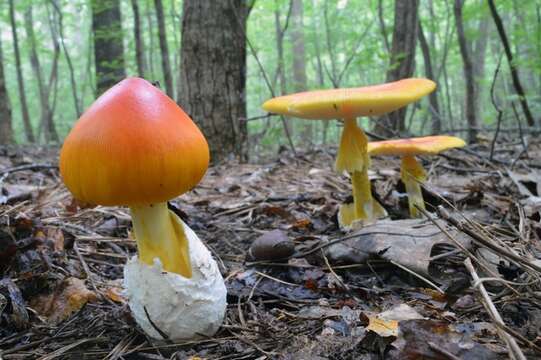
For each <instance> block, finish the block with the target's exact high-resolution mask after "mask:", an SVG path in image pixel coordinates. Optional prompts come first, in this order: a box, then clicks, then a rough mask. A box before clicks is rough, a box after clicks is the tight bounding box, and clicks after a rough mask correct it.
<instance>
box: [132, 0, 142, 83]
mask: <svg viewBox="0 0 541 360" xmlns="http://www.w3.org/2000/svg"><path fill="white" fill-rule="evenodd" d="M131 8H132V11H133V38H134V41H135V61H136V64H137V75H139V77H142V78H144V77H145V54H144V47H145V46H144V43H143V36H142V35H141V16H140V12H139V1H138V0H131Z"/></svg>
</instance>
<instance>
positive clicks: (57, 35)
mask: <svg viewBox="0 0 541 360" xmlns="http://www.w3.org/2000/svg"><path fill="white" fill-rule="evenodd" d="M51 4H52V5H53V7H54V10H55V14H56V16H53V18H55V19H57V22H58V29H56V28H54V26H53V25H51V35H52V37H53V39H60V43H61V44H62V50H63V51H64V57H65V58H66V62H67V63H68V69H69V73H70V83H71V94H72V97H73V104H74V106H75V112H76V113H77V117H80V116H81V113H82V111H81V107H82V104H81V100H80V99H79V96H78V95H77V81H76V80H75V70H74V68H73V62H72V61H71V56H70V54H69V51H68V48H67V46H66V42H65V41H64V21H63V18H64V16H63V13H62V9H61V8H60V5H59V4H58V0H52V1H51Z"/></svg>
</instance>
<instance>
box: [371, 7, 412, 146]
mask: <svg viewBox="0 0 541 360" xmlns="http://www.w3.org/2000/svg"><path fill="white" fill-rule="evenodd" d="M418 8H419V1H418V0H395V7H394V29H393V41H392V47H391V63H390V68H389V70H388V71H387V81H396V80H400V79H403V78H408V77H411V76H412V75H413V71H414V70H415V49H416V46H417V31H418V27H419V20H418V11H417V10H418ZM405 117H406V108H402V109H400V110H397V111H394V112H392V113H390V114H388V115H387V116H384V117H382V118H381V119H380V120H379V121H378V122H377V123H376V126H375V130H376V132H377V133H378V134H380V135H382V136H393V135H394V134H395V133H396V132H400V131H404V130H405V128H406V126H405Z"/></svg>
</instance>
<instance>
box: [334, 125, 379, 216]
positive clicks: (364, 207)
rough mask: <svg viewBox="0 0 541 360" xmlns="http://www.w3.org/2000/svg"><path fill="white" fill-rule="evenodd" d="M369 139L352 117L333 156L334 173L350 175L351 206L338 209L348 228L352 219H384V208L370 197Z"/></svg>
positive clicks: (345, 205) (345, 126)
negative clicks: (334, 158) (335, 154)
mask: <svg viewBox="0 0 541 360" xmlns="http://www.w3.org/2000/svg"><path fill="white" fill-rule="evenodd" d="M367 144H368V139H367V137H366V134H365V133H364V131H363V130H362V129H361V128H360V127H359V126H358V125H357V122H356V120H355V119H354V118H346V119H344V130H343V132H342V138H341V139H340V147H339V148H338V154H337V157H336V166H335V167H336V170H337V171H338V172H343V171H347V172H349V174H350V176H351V185H352V188H353V206H349V204H344V205H342V207H341V208H340V222H341V223H342V224H344V225H346V226H347V225H351V223H352V222H353V221H354V220H358V219H363V220H369V221H371V220H373V219H375V218H376V217H379V216H385V214H386V213H385V209H383V207H381V205H380V204H379V203H378V202H377V201H375V200H374V199H373V198H372V191H371V189H370V179H369V178H368V167H369V166H370V158H369V156H368V151H367Z"/></svg>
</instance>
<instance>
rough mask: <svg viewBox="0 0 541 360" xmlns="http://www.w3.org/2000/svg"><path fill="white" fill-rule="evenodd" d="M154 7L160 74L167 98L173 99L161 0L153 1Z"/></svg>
mask: <svg viewBox="0 0 541 360" xmlns="http://www.w3.org/2000/svg"><path fill="white" fill-rule="evenodd" d="M154 5H155V7H156V19H157V20H158V37H159V39H160V54H161V59H162V72H163V77H164V80H165V92H166V93H167V95H169V97H171V98H174V97H175V94H174V93H173V77H172V76H171V65H170V61H169V48H168V46H167V32H166V31H165V19H164V15H163V4H162V0H154Z"/></svg>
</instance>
